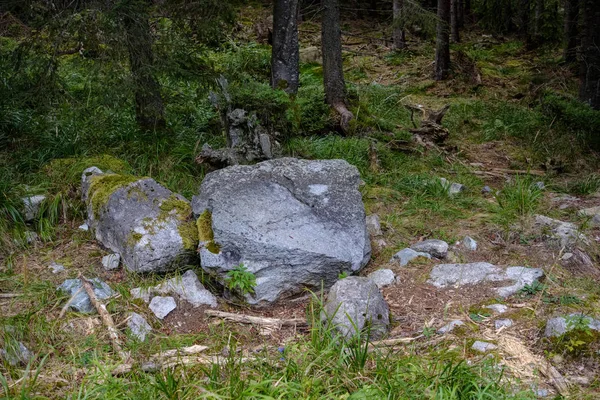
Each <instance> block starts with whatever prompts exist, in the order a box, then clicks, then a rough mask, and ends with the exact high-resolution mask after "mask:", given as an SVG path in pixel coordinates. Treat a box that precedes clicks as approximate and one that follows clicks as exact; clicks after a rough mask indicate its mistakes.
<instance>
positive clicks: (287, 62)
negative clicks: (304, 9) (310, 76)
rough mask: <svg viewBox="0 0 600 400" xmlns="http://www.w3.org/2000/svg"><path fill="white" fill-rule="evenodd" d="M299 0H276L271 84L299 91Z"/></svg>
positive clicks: (294, 91) (279, 87) (293, 91)
mask: <svg viewBox="0 0 600 400" xmlns="http://www.w3.org/2000/svg"><path fill="white" fill-rule="evenodd" d="M297 15H298V0H276V1H275V6H274V8H273V48H272V54H271V86H272V87H273V88H274V89H283V90H285V91H286V92H288V93H294V94H295V93H297V92H298V81H299V68H300V67H299V64H300V49H299V48H298V19H297Z"/></svg>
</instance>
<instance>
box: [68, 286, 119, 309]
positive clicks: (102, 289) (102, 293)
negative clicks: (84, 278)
mask: <svg viewBox="0 0 600 400" xmlns="http://www.w3.org/2000/svg"><path fill="white" fill-rule="evenodd" d="M90 283H91V284H92V286H93V289H94V294H95V295H96V297H97V298H98V299H99V300H104V299H107V298H109V297H110V296H112V295H113V294H114V292H113V290H112V289H111V288H110V286H108V285H107V284H106V283H105V282H103V281H101V280H100V279H98V278H93V279H90ZM81 287H82V283H81V280H79V279H67V280H65V281H64V282H63V283H62V284H61V285H60V286H59V287H58V289H59V290H62V291H65V292H67V293H68V294H69V296H73V295H74V294H75V292H77V291H79V289H80V288H81ZM69 307H70V308H72V309H74V310H75V311H78V312H82V313H92V312H95V311H96V309H95V308H94V306H93V305H92V302H91V301H90V298H89V296H88V295H87V293H86V292H85V290H80V291H79V293H78V294H77V296H75V298H74V299H73V301H72V302H71V305H70V306H69Z"/></svg>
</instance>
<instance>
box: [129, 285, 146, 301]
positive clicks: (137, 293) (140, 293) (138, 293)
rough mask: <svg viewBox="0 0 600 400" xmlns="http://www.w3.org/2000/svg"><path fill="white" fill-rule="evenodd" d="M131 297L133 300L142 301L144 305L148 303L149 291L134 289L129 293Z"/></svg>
mask: <svg viewBox="0 0 600 400" xmlns="http://www.w3.org/2000/svg"><path fill="white" fill-rule="evenodd" d="M129 293H130V294H131V297H132V298H134V299H142V300H143V301H144V303H148V302H149V301H150V289H149V288H139V287H138V288H134V289H131V290H130V291H129Z"/></svg>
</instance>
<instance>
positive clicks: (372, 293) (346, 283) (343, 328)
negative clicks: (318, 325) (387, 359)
mask: <svg viewBox="0 0 600 400" xmlns="http://www.w3.org/2000/svg"><path fill="white" fill-rule="evenodd" d="M324 311H325V316H326V317H327V318H328V319H329V321H330V322H331V324H332V326H334V327H335V329H337V331H338V332H339V333H340V335H342V336H343V337H345V338H351V337H353V336H355V335H356V334H357V333H358V332H361V331H363V329H365V327H367V326H368V329H370V331H369V337H370V338H371V339H379V338H381V337H382V336H383V335H385V333H387V331H388V328H389V325H390V310H389V307H388V304H387V303H386V302H385V299H384V298H383V296H382V295H381V292H380V291H379V288H378V287H377V285H376V284H375V283H374V282H373V281H372V280H371V279H369V278H364V277H359V276H350V277H348V278H344V279H341V280H339V281H338V282H337V283H336V284H335V285H333V286H332V287H331V290H330V291H329V294H328V295H327V302H326V303H325V308H324ZM357 331H358V332H357Z"/></svg>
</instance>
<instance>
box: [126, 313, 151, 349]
mask: <svg viewBox="0 0 600 400" xmlns="http://www.w3.org/2000/svg"><path fill="white" fill-rule="evenodd" d="M127 327H128V328H129V330H130V331H131V335H132V336H133V337H135V338H136V339H137V340H139V341H140V342H143V341H144V340H146V335H147V334H148V333H150V332H152V327H151V326H150V324H148V322H147V321H146V319H145V318H144V317H142V316H141V315H140V314H138V313H135V312H132V313H130V314H129V320H128V321H127Z"/></svg>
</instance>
